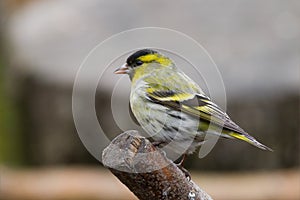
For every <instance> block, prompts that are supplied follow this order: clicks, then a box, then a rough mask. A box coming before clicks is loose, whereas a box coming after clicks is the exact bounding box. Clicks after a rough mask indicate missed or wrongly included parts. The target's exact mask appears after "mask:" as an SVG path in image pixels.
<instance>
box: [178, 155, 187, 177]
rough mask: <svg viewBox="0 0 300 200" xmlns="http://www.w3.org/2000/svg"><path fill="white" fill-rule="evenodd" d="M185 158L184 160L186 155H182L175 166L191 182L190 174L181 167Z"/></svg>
mask: <svg viewBox="0 0 300 200" xmlns="http://www.w3.org/2000/svg"><path fill="white" fill-rule="evenodd" d="M185 158H186V154H183V156H182V157H181V160H180V162H179V163H177V164H176V165H177V167H178V168H179V169H180V170H181V171H182V172H183V173H184V175H185V177H186V178H187V179H188V180H191V174H190V172H189V171H188V170H187V169H185V168H184V167H183V162H184V160H185Z"/></svg>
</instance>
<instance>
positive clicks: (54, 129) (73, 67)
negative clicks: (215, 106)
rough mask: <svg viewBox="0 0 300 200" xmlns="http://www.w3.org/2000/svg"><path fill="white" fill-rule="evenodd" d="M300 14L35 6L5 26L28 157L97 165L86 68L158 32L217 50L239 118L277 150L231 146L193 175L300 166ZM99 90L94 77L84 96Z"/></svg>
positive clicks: (286, 5) (255, 4)
mask: <svg viewBox="0 0 300 200" xmlns="http://www.w3.org/2000/svg"><path fill="white" fill-rule="evenodd" d="M299 7H300V3H299V1H292V0H289V1H279V0H273V1H270V0H269V1H259V0H254V1H235V0H230V1H221V0H219V1H216V0H214V1H196V0H195V1H188V2H186V1H180V2H176V3H174V2H173V3H169V2H166V1H157V0H153V1H142V2H141V1H116V0H113V1H104V0H103V1H96V0H87V1H83V0H72V1H71V0H61V1H50V0H48V1H33V2H32V3H29V4H26V6H24V7H22V8H20V9H19V10H17V11H15V12H14V13H13V14H9V15H7V16H9V17H7V18H6V21H5V31H6V32H5V35H6V38H7V41H8V44H9V48H8V52H9V53H10V66H9V67H10V68H9V74H10V76H11V82H12V83H13V84H12V85H13V88H14V90H15V91H16V93H17V94H18V95H15V98H17V100H18V102H19V105H20V107H21V110H22V113H23V114H22V123H23V125H24V127H25V128H24V130H23V134H25V135H26V136H25V138H26V141H24V143H26V145H25V146H26V148H25V151H24V154H25V155H24V156H26V158H27V161H28V163H31V164H41V165H45V164H63V163H81V162H94V163H96V161H95V160H94V159H93V158H92V157H91V156H90V155H89V154H88V153H87V151H86V150H85V148H84V146H83V145H82V144H81V142H80V140H79V137H78V136H77V133H76V130H75V128H74V124H73V118H72V110H71V95H72V85H73V82H74V79H75V75H76V72H77V70H78V68H79V66H80V63H81V62H82V61H83V59H84V58H85V56H86V55H87V54H88V52H89V51H90V50H91V49H92V48H94V47H95V46H96V45H97V44H98V43H99V42H101V41H103V40H105V39H106V38H108V37H109V36H111V35H113V34H116V33H118V32H121V31H124V30H127V29H130V28H136V27H145V26H157V27H165V28H171V29H175V30H178V31H181V32H183V33H185V34H188V35H189V36H191V37H193V38H194V39H196V40H197V41H198V42H199V43H201V44H202V45H203V46H204V47H205V48H206V49H207V50H208V52H209V53H210V55H211V56H212V57H213V59H214V61H215V62H216V64H217V66H218V68H219V70H220V72H221V75H222V78H223V80H224V84H225V87H226V94H227V98H228V100H227V102H228V103H227V105H228V107H227V111H228V113H229V114H230V116H231V117H232V118H233V119H234V120H235V121H236V122H237V123H238V124H240V125H241V126H242V127H243V128H244V129H245V130H247V131H249V132H250V133H251V134H252V135H254V136H256V137H257V138H259V139H260V141H262V142H263V143H265V144H267V145H268V146H270V147H272V148H273V149H274V150H275V151H274V152H273V153H269V152H262V151H260V150H257V149H255V148H253V147H251V146H249V145H247V144H245V143H240V142H236V141H228V140H225V141H224V140H222V141H219V142H218V145H217V146H216V147H215V149H214V150H213V152H212V153H211V154H209V156H207V157H205V158H204V159H202V160H200V159H197V158H196V155H195V156H194V157H190V158H189V159H188V160H189V164H190V165H192V166H194V167H195V168H199V169H214V170H217V169H228V170H234V169H254V168H255V169H258V168H260V169H261V168H266V169H271V168H282V167H294V166H299V140H300V139H299V83H300V78H299V74H300V73H299V55H300V54H299V40H300V27H299V24H300V23H299V22H300V20H299V19H300V12H299V11H300V9H299ZM113 48H118V46H115V47H112V49H113ZM107 80H108V81H107V82H106V83H105V84H104V85H103V86H102V87H101V88H100V89H99V90H98V93H97V96H96V101H97V106H96V108H97V110H98V118H99V119H100V120H99V121H100V123H101V124H103V125H104V126H105V130H106V131H107V132H109V133H111V136H110V137H111V138H113V137H114V136H115V135H116V134H118V133H120V132H121V130H120V129H119V128H118V127H117V126H116V125H115V124H114V122H113V119H112V115H111V113H110V112H111V111H110V109H109V108H110V102H111V99H110V95H111V90H112V88H113V86H114V84H115V82H116V81H117V78H108V79H107ZM90 84H91V83H90V82H89V77H88V76H87V77H86V82H85V85H84V86H83V88H82V95H84V94H85V91H84V90H85V88H89V85H90ZM128 84H129V81H128ZM128 90H129V88H128ZM119 98H124V99H127V98H128V96H122V95H120V96H119ZM124 106H128V105H124ZM101 115H103V116H105V117H99V116H101ZM125 120H126V119H125ZM128 121H129V118H128ZM99 142H100V141H99Z"/></svg>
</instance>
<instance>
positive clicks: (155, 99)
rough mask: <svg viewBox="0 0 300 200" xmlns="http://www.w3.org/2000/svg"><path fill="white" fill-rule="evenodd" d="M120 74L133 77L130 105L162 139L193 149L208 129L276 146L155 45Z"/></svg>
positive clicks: (147, 128)
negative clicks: (224, 107) (246, 125)
mask: <svg viewBox="0 0 300 200" xmlns="http://www.w3.org/2000/svg"><path fill="white" fill-rule="evenodd" d="M115 74H128V75H129V77H130V79H131V82H132V84H131V94H130V107H131V110H132V112H133V114H134V116H135V117H136V119H137V121H138V122H139V124H140V125H141V126H142V128H143V129H144V130H145V131H146V132H147V133H148V134H150V136H151V137H152V138H153V140H154V141H155V143H156V144H169V145H171V149H172V150H173V151H174V152H177V153H183V154H191V153H193V152H194V151H195V150H196V149H197V148H198V147H199V146H200V145H202V144H203V143H204V142H205V135H206V134H212V135H219V136H220V137H224V138H232V139H233V138H235V139H239V140H242V141H245V142H247V143H249V144H251V145H254V146H256V147H258V148H260V149H262V150H269V151H272V149H270V148H269V147H267V146H265V145H263V144H261V143H260V142H258V141H257V140H256V139H255V138H254V137H252V136H251V135H249V134H248V133H247V132H245V131H244V130H243V129H242V128H240V127H239V126H238V125H236V124H235V123H234V122H233V121H232V120H231V119H230V118H229V116H228V115H227V114H226V113H225V112H223V111H222V110H221V109H220V108H219V107H218V106H217V105H216V104H215V103H213V102H212V101H211V100H210V98H209V97H208V96H206V95H205V94H204V93H203V91H202V90H201V88H200V87H199V86H198V85H197V84H196V83H195V82H194V81H193V80H192V79H191V78H189V77H188V76H187V75H186V74H184V73H183V72H182V71H181V70H180V69H178V68H177V67H176V66H175V64H174V62H173V61H172V60H171V59H170V58H168V57H166V56H164V55H162V54H161V53H159V52H158V51H155V50H152V49H142V50H139V51H137V52H135V53H133V54H132V55H130V56H129V57H128V59H127V61H126V63H125V64H124V65H123V66H121V67H120V68H118V69H117V70H116V71H115Z"/></svg>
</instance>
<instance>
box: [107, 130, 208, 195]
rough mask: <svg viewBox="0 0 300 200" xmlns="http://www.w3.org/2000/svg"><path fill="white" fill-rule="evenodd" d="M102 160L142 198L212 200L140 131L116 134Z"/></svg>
mask: <svg viewBox="0 0 300 200" xmlns="http://www.w3.org/2000/svg"><path fill="white" fill-rule="evenodd" d="M102 161H103V164H104V166H106V167H108V168H109V169H110V171H111V172H112V173H113V174H114V175H115V176H116V177H117V178H118V179H119V180H120V181H121V182H122V183H124V184H125V185H126V186H127V187H128V188H129V189H130V190H131V191H132V192H133V193H134V194H135V195H136V196H137V197H138V198H139V199H140V200H147V199H168V200H172V199H174V200H186V199H189V200H212V198H211V197H210V196H209V195H208V194H207V193H205V192H204V191H203V190H202V189H200V188H199V187H198V186H197V185H196V184H195V183H194V182H193V181H192V180H188V179H187V178H186V176H185V174H184V173H183V172H182V171H181V170H180V169H179V168H178V167H177V166H176V165H175V164H174V163H173V162H172V161H171V160H169V159H168V158H166V156H165V154H164V152H162V151H161V150H159V149H157V148H155V147H154V146H153V145H152V144H151V142H150V141H149V140H147V139H146V138H145V137H142V136H140V135H139V133H138V132H137V131H134V130H131V131H126V132H124V133H122V134H121V135H119V136H118V137H116V138H115V139H114V140H113V141H112V142H111V143H110V145H109V146H108V147H106V149H104V151H103V154H102Z"/></svg>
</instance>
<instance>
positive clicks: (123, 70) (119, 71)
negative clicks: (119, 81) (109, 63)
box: [114, 63, 129, 74]
mask: <svg viewBox="0 0 300 200" xmlns="http://www.w3.org/2000/svg"><path fill="white" fill-rule="evenodd" d="M128 70H129V69H128V65H127V63H125V64H124V65H122V66H121V67H120V68H118V69H116V70H115V72H114V73H115V74H127V73H128Z"/></svg>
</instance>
